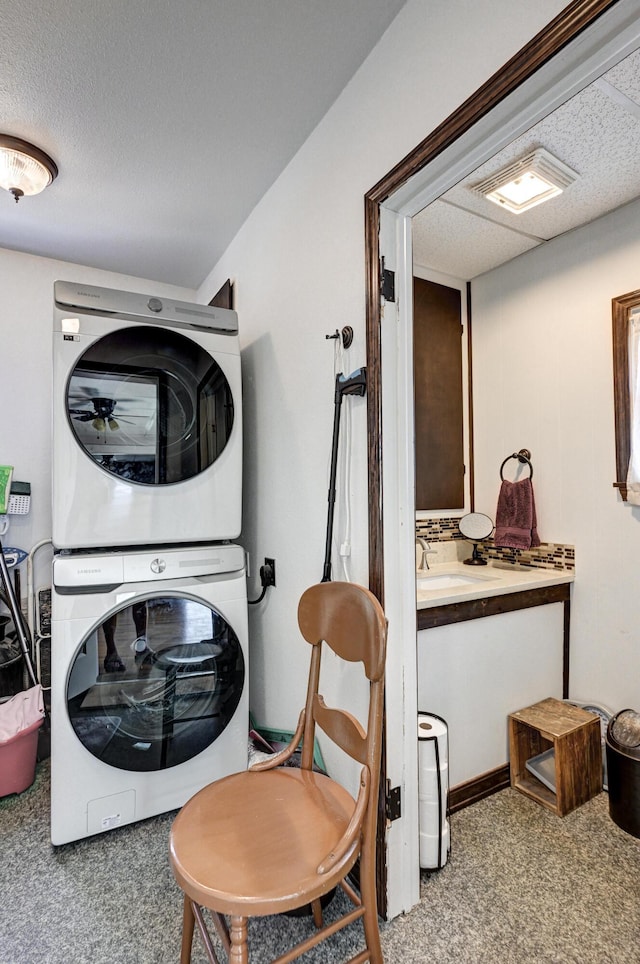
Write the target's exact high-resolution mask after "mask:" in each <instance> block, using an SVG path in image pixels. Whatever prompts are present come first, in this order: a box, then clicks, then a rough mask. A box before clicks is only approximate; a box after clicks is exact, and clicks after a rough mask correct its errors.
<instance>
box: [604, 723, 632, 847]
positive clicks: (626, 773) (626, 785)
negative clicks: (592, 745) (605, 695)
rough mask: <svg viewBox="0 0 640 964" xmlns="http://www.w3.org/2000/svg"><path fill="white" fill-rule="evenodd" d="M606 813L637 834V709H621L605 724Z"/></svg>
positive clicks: (629, 831)
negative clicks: (607, 808)
mask: <svg viewBox="0 0 640 964" xmlns="http://www.w3.org/2000/svg"><path fill="white" fill-rule="evenodd" d="M607 772H608V777H609V815H610V816H611V819H612V820H613V822H614V823H617V825H618V826H619V827H620V828H621V829H622V830H625V831H626V832H627V833H630V834H631V835H632V836H634V837H640V713H638V712H636V710H620V712H619V713H616V715H615V716H613V717H612V718H611V720H610V721H609V726H608V727H607Z"/></svg>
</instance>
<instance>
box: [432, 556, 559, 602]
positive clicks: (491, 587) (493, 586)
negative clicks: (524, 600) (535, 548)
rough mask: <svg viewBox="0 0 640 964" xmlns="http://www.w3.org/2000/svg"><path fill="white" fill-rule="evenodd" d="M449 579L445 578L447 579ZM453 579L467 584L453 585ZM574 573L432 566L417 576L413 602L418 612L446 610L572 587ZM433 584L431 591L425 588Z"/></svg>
mask: <svg viewBox="0 0 640 964" xmlns="http://www.w3.org/2000/svg"><path fill="white" fill-rule="evenodd" d="M447 577H448V578H447ZM456 579H461V580H463V579H464V580H468V581H466V582H465V583H464V584H462V585H454V584H453V583H455V581H456ZM573 579H574V573H573V572H571V571H568V570H565V569H562V570H561V569H533V568H525V567H517V566H510V565H509V564H508V563H499V562H498V563H491V562H489V564H488V565H486V566H465V565H464V563H462V562H449V563H444V564H441V565H434V566H431V568H430V569H425V570H418V572H417V573H416V583H417V589H416V601H417V608H418V609H428V608H430V607H432V606H446V605H447V604H448V603H458V602H466V601H467V600H471V599H485V598H486V597H487V596H501V595H503V594H505V593H510V592H523V591H525V590H528V589H543V588H545V587H546V586H559V585H562V584H563V583H571V582H573ZM429 582H433V588H429V589H428V588H425V584H426V585H429Z"/></svg>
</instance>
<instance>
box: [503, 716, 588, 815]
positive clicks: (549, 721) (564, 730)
mask: <svg viewBox="0 0 640 964" xmlns="http://www.w3.org/2000/svg"><path fill="white" fill-rule="evenodd" d="M550 749H553V750H554V755H555V787H556V792H555V793H553V791H552V790H550V789H548V788H547V787H546V786H545V785H544V784H543V783H541V782H540V780H538V779H536V777H535V776H533V774H531V773H530V772H529V771H528V770H527V768H526V763H527V760H530V759H531V757H533V756H537V755H538V754H539V753H543V752H544V751H545V750H550ZM509 753H510V758H511V763H510V769H511V786H512V787H515V788H516V789H517V790H520V791H521V792H522V793H524V794H526V796H528V797H531V798H532V799H533V800H537V802H538V803H541V804H542V805H543V806H544V807H547V808H548V809H549V810H552V811H553V812H554V813H557V814H558V816H560V817H564V816H565V815H566V814H567V813H571V811H572V810H575V809H576V807H579V806H581V805H582V804H583V803H586V802H587V800H591V798H592V797H595V796H596V795H597V794H598V793H600V791H601V790H602V747H601V736H600V719H599V717H598V716H596V715H595V714H594V713H588V712H587V711H586V710H583V709H582V708H581V707H579V706H573V705H572V704H571V703H563V702H562V700H556V699H552V698H549V699H546V700H542V701H541V702H540V703H534V705H533V706H528V707H526V709H523V710H518V711H517V712H516V713H511V714H510V715H509Z"/></svg>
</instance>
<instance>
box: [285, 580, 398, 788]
mask: <svg viewBox="0 0 640 964" xmlns="http://www.w3.org/2000/svg"><path fill="white" fill-rule="evenodd" d="M298 625H299V627H300V632H301V633H302V635H303V637H304V638H305V639H306V640H307V642H308V643H310V644H311V645H312V647H313V650H312V654H311V668H310V671H309V685H308V690H307V701H306V706H305V724H304V734H303V744H302V759H301V764H302V767H303V768H304V769H311V767H312V765H313V747H314V739H315V726H316V724H317V725H318V726H320V727H321V729H322V730H323V731H324V732H325V733H326V734H327V736H329V737H330V739H332V740H333V741H334V742H335V743H336V744H337V745H338V746H340V747H341V748H342V749H343V750H344V751H345V752H346V753H348V754H349V756H351V757H352V758H353V759H354V760H357V761H358V762H359V763H361V764H362V765H363V766H366V767H367V768H368V769H369V775H370V778H371V781H372V784H371V789H372V791H373V796H374V797H375V796H376V795H377V785H378V776H379V769H380V752H381V744H382V717H383V708H384V670H385V657H386V640H387V620H386V618H385V615H384V612H383V610H382V607H381V605H380V603H379V602H378V600H377V599H376V598H375V596H374V595H373V593H371V592H369V590H368V589H365V588H364V587H363V586H358V585H356V584H354V583H347V582H323V583H319V584H318V585H315V586H311V587H310V588H309V589H307V590H306V592H305V593H304V594H303V595H302V598H301V599H300V603H299V605H298ZM323 642H324V643H326V644H327V645H328V646H330V647H331V649H332V650H333V651H334V652H335V653H336V655H337V656H339V657H341V658H342V659H345V660H348V661H349V662H352V663H355V662H361V663H362V664H363V667H364V672H365V675H366V677H367V679H368V680H369V709H368V714H367V729H366V731H365V730H364V729H363V727H362V725H361V724H360V723H359V722H358V720H357V719H356V718H355V717H354V716H353V715H352V714H351V713H349V712H348V711H347V710H344V709H335V708H330V707H328V706H326V704H325V702H324V699H323V697H322V696H321V695H320V694H319V693H318V685H319V680H320V662H321V653H322V644H323Z"/></svg>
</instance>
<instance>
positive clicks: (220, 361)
mask: <svg viewBox="0 0 640 964" xmlns="http://www.w3.org/2000/svg"><path fill="white" fill-rule="evenodd" d="M54 300H55V308H54V335H53V444H52V459H53V544H54V546H55V547H56V548H57V549H84V548H100V547H110V546H138V545H163V544H168V543H184V544H194V543H196V542H210V541H216V540H225V539H235V538H237V537H238V535H239V534H240V529H241V511H242V397H241V374H240V347H239V341H238V319H237V315H236V313H235V312H234V311H229V310H227V309H223V308H211V307H209V306H207V305H197V304H189V303H187V302H179V301H170V300H168V299H164V298H162V299H160V298H153V297H152V298H150V297H149V296H148V295H140V294H133V293H130V292H124V291H112V290H110V289H105V288H96V287H93V286H90V285H78V284H72V283H70V282H64V281H56V283H55V285H54Z"/></svg>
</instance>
